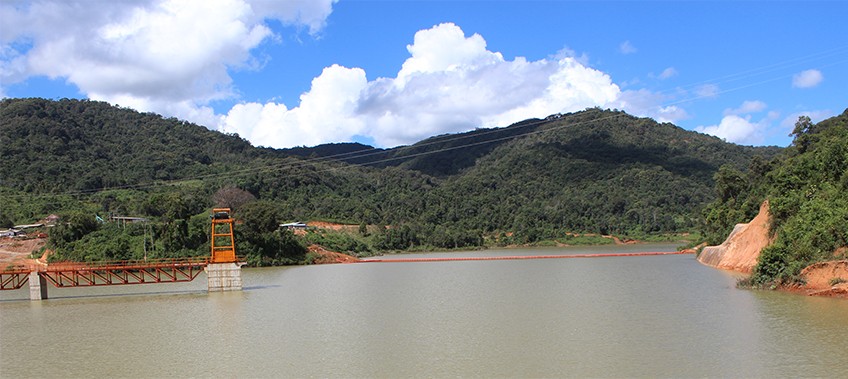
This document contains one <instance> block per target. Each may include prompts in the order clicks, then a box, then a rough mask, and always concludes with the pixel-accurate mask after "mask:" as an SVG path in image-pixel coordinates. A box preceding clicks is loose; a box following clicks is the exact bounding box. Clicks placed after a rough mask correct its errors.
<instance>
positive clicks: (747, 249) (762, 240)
mask: <svg viewBox="0 0 848 379" xmlns="http://www.w3.org/2000/svg"><path fill="white" fill-rule="evenodd" d="M768 217H769V204H768V200H766V201H765V202H763V204H762V205H760V213H759V214H757V216H756V217H754V219H753V220H751V222H749V223H747V224H737V225H736V227H735V228H733V231H732V232H731V233H730V235H729V236H728V237H727V239H726V240H725V241H724V242H723V243H722V244H721V245H718V246H707V247H705V248H704V250H703V251H701V254H700V255H699V256H698V261H700V262H701V263H703V264H705V265H708V266H713V267H716V268H720V269H724V270H732V271H737V272H742V273H746V274H750V273H751V271H753V269H754V266H756V265H757V258H759V256H760V251H761V250H762V249H763V248H764V247H766V246H768V244H769V243H771V242H772V241H771V239H770V238H769V235H768V230H769V221H768Z"/></svg>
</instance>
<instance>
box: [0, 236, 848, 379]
mask: <svg viewBox="0 0 848 379" xmlns="http://www.w3.org/2000/svg"><path fill="white" fill-rule="evenodd" d="M673 249H674V246H669V245H653V246H650V245H649V246H646V245H639V246H607V247H591V248H559V249H532V250H531V249H528V250H504V251H498V250H489V251H477V252H467V253H444V254H448V255H450V256H478V255H522V254H582V253H610V252H626V251H671V250H673ZM428 256H433V254H428ZM243 274H244V282H245V287H246V288H245V290H244V291H242V292H237V293H223V294H222V293H216V294H207V293H206V292H205V277H204V276H203V275H201V276H200V277H199V278H198V279H197V280H196V281H195V282H193V283H184V284H168V285H143V286H125V287H120V286H118V287H101V288H93V289H56V288H53V287H50V289H49V291H50V297H51V298H50V299H49V300H46V301H43V302H30V301H28V300H16V299H26V298H27V296H28V293H27V292H25V291H12V292H9V291H3V292H2V293H0V377H4V378H7V377H8V378H13V377H189V376H190V377H393V378H394V377H587V376H591V377H622V376H627V377H704V376H709V377H716V376H719V377H811V376H815V377H844V376H845V375H846V373H848V360H846V359H845V352H846V351H848V317H845V315H848V301H845V300H834V299H823V298H811V297H804V296H798V295H789V294H783V293H776V292H764V291H746V290H738V289H736V288H735V278H734V277H733V276H732V275H730V274H728V273H725V272H722V271H718V270H714V269H711V268H708V267H705V266H702V265H700V264H699V263H697V262H696V261H695V260H694V257H693V256H691V255H674V256H650V257H620V258H579V259H547V260H519V261H462V262H422V263H368V264H348V265H325V266H303V267H283V268H267V269H246V270H244V272H243Z"/></svg>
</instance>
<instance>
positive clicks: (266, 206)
mask: <svg viewBox="0 0 848 379" xmlns="http://www.w3.org/2000/svg"><path fill="white" fill-rule="evenodd" d="M235 215H236V217H237V218H238V219H239V220H240V221H241V222H242V223H241V224H240V225H238V227H237V228H236V229H235V231H236V234H235V237H236V253H237V254H239V255H243V256H245V257H247V261H248V263H251V264H254V265H259V266H271V265H282V264H298V263H302V262H303V260H304V258H305V257H306V247H304V246H303V245H302V244H301V243H300V242H299V241H298V240H297V238H295V236H294V235H293V234H292V232H291V231H289V230H281V229H279V221H278V220H280V219H281V218H282V216H281V215H280V207H279V206H277V205H276V204H275V203H271V202H268V201H254V202H251V203H247V204H244V205H243V206H242V207H241V210H240V211H238V213H236V214H235Z"/></svg>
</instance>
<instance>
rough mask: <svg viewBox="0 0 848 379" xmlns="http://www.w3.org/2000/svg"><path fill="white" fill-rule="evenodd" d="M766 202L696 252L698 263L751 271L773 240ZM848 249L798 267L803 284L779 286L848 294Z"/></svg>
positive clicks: (806, 291) (821, 293)
mask: <svg viewBox="0 0 848 379" xmlns="http://www.w3.org/2000/svg"><path fill="white" fill-rule="evenodd" d="M768 211H769V204H768V201H765V202H764V203H763V204H762V205H761V206H760V213H759V214H757V216H756V217H754V219H753V220H751V222H750V223H747V224H738V225H736V227H735V228H733V231H732V232H731V233H730V235H729V236H728V237H727V240H725V241H724V242H723V243H722V244H721V245H719V246H707V247H705V248H704V250H703V251H701V254H700V255H699V256H698V261H700V262H701V263H703V264H705V265H708V266H713V267H716V268H720V269H724V270H731V271H736V272H741V273H745V274H750V273H751V272H752V271H753V269H754V266H756V265H757V258H759V256H760V251H761V250H762V249H763V248H764V247H766V246H768V245H769V244H770V243H771V242H773V241H772V240H771V239H770V238H769V236H768V229H769V223H768ZM846 255H848V249H846V248H842V249H839V250H837V251H836V252H835V253H834V258H837V259H841V260H833V261H827V262H819V263H815V264H812V265H810V266H807V267H806V268H804V269H803V270H802V271H801V275H800V276H801V278H802V280H803V284H795V285H789V286H785V287H783V288H781V289H783V290H787V291H790V292H796V293H801V294H805V295H810V296H829V297H840V298H848V260H845V259H844V258H845V257H846Z"/></svg>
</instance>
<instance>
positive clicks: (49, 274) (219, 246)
mask: <svg viewBox="0 0 848 379" xmlns="http://www.w3.org/2000/svg"><path fill="white" fill-rule="evenodd" d="M211 218H212V233H211V245H212V248H211V256H208V257H195V258H175V259H148V260H135V261H103V262H90V263H84V262H56V263H50V264H43V265H39V264H26V265H12V266H7V267H5V268H0V290H16V289H20V288H23V286H24V285H25V284H29V287H30V299H33V300H41V299H46V298H47V287H46V284H47V283H50V284H52V285H53V286H54V287H57V288H67V287H91V286H112V285H124V284H148V283H179V282H190V281H192V280H194V279H195V278H196V277H197V276H198V275H199V274H200V273H201V272H204V271H205V272H206V274H207V276H208V280H209V283H208V284H209V287H208V289H209V290H210V291H229V290H241V287H242V284H241V266H242V263H240V262H239V259H238V257H237V256H236V252H235V240H234V237H233V221H234V220H233V219H232V218H231V217H230V209H229V208H215V209H213V210H212V217H211Z"/></svg>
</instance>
